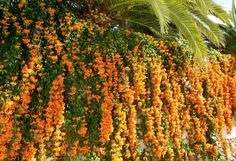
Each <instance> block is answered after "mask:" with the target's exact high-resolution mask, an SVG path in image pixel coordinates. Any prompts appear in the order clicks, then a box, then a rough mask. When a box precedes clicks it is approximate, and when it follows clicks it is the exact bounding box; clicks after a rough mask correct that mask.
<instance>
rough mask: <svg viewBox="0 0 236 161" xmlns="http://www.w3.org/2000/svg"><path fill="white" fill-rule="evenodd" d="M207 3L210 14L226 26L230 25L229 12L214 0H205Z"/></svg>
mask: <svg viewBox="0 0 236 161" xmlns="http://www.w3.org/2000/svg"><path fill="white" fill-rule="evenodd" d="M205 1H206V3H207V6H209V9H208V10H209V12H210V14H212V15H214V16H216V17H217V18H219V19H220V20H221V21H222V22H224V23H225V24H229V23H230V21H229V16H228V14H227V12H226V11H225V10H224V9H223V8H222V7H221V6H220V5H218V4H216V3H215V2H213V1H212V0H205Z"/></svg>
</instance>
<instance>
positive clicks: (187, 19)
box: [166, 0, 207, 64]
mask: <svg viewBox="0 0 236 161" xmlns="http://www.w3.org/2000/svg"><path fill="white" fill-rule="evenodd" d="M166 1H167V2H168V3H167V4H168V7H169V11H170V16H171V19H172V21H173V22H174V24H175V25H176V27H177V28H178V30H179V31H180V32H181V34H182V35H183V36H184V37H185V39H187V40H188V42H189V46H190V47H191V48H192V49H193V51H194V54H196V56H197V58H198V60H199V62H200V64H203V62H204V57H205V56H206V55H207V46H206V45H205V43H204V41H203V39H202V38H201V34H200V32H199V30H198V28H197V26H196V23H195V22H194V20H193V18H192V17H191V15H190V14H189V13H188V12H186V9H185V7H184V6H183V5H182V4H181V3H178V1H176V0H166Z"/></svg>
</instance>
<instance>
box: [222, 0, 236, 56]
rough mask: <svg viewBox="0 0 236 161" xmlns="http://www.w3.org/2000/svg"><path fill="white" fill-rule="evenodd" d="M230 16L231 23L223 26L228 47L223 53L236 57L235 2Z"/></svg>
mask: <svg viewBox="0 0 236 161" xmlns="http://www.w3.org/2000/svg"><path fill="white" fill-rule="evenodd" d="M229 15H230V21H231V23H230V24H229V25H222V26H221V28H222V30H223V31H224V34H225V38H226V46H225V48H223V52H224V53H229V54H234V55H236V7H235V1H234V0H232V9H231V11H230V13H229Z"/></svg>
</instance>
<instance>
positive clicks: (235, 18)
mask: <svg viewBox="0 0 236 161" xmlns="http://www.w3.org/2000/svg"><path fill="white" fill-rule="evenodd" d="M231 19H232V21H233V24H234V27H235V28H236V7H235V2H234V0H233V1H232V10H231Z"/></svg>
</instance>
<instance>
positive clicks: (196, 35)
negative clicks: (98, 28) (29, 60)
mask: <svg viewBox="0 0 236 161" xmlns="http://www.w3.org/2000/svg"><path fill="white" fill-rule="evenodd" d="M70 1H74V2H76V1H77V0H70ZM87 4H88V5H87V6H88V8H89V9H91V8H96V10H99V9H100V11H102V12H104V11H105V12H106V14H108V15H109V16H111V17H112V19H113V20H114V19H115V20H118V21H119V22H121V23H119V24H120V25H121V26H123V27H131V28H133V29H136V30H140V29H141V30H145V31H148V32H151V33H152V34H153V35H155V36H165V35H167V34H169V35H173V34H174V35H176V34H177V36H183V37H184V38H185V39H187V40H188V42H189V45H190V47H191V48H192V49H193V51H194V53H195V54H196V56H197V57H198V59H199V61H200V62H203V58H204V57H205V56H206V55H207V54H206V53H207V46H206V44H205V41H204V40H205V38H206V39H208V40H210V41H211V42H212V43H213V44H214V45H215V46H217V47H220V46H223V45H224V36H223V33H222V31H221V30H220V28H219V26H218V25H217V24H215V23H214V22H212V21H211V20H210V19H209V18H208V15H214V16H216V17H217V18H219V19H221V20H222V21H223V22H224V23H226V24H229V19H228V15H227V13H226V12H225V11H224V10H223V9H222V7H221V6H219V5H217V4H216V3H214V2H213V1H212V0H93V1H91V0H87ZM92 6H93V7H92Z"/></svg>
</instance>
